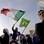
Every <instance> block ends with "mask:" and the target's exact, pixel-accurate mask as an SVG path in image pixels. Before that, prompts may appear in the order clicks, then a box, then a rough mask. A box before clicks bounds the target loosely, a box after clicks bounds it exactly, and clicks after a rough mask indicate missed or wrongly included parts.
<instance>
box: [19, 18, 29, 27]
mask: <svg viewBox="0 0 44 44" xmlns="http://www.w3.org/2000/svg"><path fill="white" fill-rule="evenodd" d="M29 23H30V21H29V20H27V19H25V18H22V19H21V22H20V27H27V25H28V24H29Z"/></svg>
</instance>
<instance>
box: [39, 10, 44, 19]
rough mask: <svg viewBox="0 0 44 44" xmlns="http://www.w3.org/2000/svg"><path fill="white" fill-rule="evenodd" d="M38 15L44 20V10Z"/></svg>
mask: <svg viewBox="0 0 44 44" xmlns="http://www.w3.org/2000/svg"><path fill="white" fill-rule="evenodd" d="M38 15H39V17H40V19H41V20H44V10H39V11H38Z"/></svg>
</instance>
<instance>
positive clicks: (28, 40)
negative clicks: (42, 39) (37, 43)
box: [26, 34, 32, 44]
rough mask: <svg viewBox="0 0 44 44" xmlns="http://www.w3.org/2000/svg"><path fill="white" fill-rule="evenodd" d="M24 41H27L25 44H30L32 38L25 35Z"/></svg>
mask: <svg viewBox="0 0 44 44" xmlns="http://www.w3.org/2000/svg"><path fill="white" fill-rule="evenodd" d="M26 39H27V40H26V41H27V44H32V38H31V37H30V35H28V34H27V35H26Z"/></svg>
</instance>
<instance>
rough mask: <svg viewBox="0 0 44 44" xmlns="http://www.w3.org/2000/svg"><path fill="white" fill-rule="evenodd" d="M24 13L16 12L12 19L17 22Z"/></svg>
mask: <svg viewBox="0 0 44 44" xmlns="http://www.w3.org/2000/svg"><path fill="white" fill-rule="evenodd" d="M24 13H25V11H22V10H18V11H17V13H16V15H15V17H14V19H15V20H17V21H18V20H19V19H20V18H21V17H22V16H23V15H24Z"/></svg>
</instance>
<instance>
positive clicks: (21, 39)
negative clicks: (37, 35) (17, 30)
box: [20, 34, 27, 44]
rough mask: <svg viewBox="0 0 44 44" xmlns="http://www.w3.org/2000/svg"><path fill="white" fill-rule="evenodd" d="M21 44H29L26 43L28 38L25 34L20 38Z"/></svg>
mask: <svg viewBox="0 0 44 44" xmlns="http://www.w3.org/2000/svg"><path fill="white" fill-rule="evenodd" d="M20 42H21V44H27V43H26V38H25V36H24V35H23V34H21V36H20Z"/></svg>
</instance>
